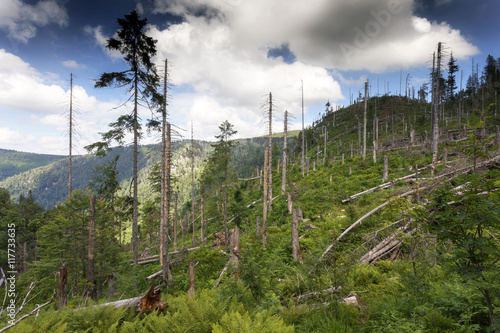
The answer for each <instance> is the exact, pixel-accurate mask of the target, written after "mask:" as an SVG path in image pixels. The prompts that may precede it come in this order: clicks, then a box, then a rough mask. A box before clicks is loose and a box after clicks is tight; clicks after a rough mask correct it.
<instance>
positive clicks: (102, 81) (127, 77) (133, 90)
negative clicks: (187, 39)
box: [86, 10, 162, 265]
mask: <svg viewBox="0 0 500 333" xmlns="http://www.w3.org/2000/svg"><path fill="white" fill-rule="evenodd" d="M118 24H119V25H120V28H119V29H118V30H117V31H116V36H117V38H114V37H112V38H110V39H108V41H107V44H106V47H107V48H108V49H109V50H112V51H118V52H120V53H121V54H122V55H123V57H124V60H125V62H126V63H127V64H128V66H129V68H128V69H126V70H124V71H121V72H111V73H103V74H101V77H100V78H99V80H97V81H96V83H95V87H96V88H106V87H117V88H125V87H126V88H127V89H128V92H129V93H130V97H129V101H132V106H133V108H132V112H130V113H128V114H125V115H122V116H120V117H119V118H118V120H117V121H116V122H114V123H111V124H110V126H111V127H112V129H111V130H110V131H108V132H106V133H101V136H102V141H100V142H96V143H94V144H91V145H89V146H87V147H86V149H87V150H89V151H95V152H96V153H97V154H100V155H104V154H105V153H106V151H107V150H109V149H110V145H111V142H112V141H116V142H118V143H119V144H124V138H125V134H126V133H127V132H128V133H132V134H133V137H134V142H133V146H134V155H133V205H132V207H133V214H132V239H131V244H132V252H133V264H134V265H137V259H138V245H139V244H138V229H137V222H138V204H139V203H138V189H137V186H138V183H137V171H138V166H137V164H138V162H137V159H138V142H139V138H140V137H141V125H140V123H139V121H140V118H139V106H140V105H141V104H140V102H144V103H146V104H147V105H148V106H150V107H152V106H154V105H158V104H161V100H162V96H161V95H160V94H158V92H157V88H158V87H159V82H160V77H159V76H158V74H157V72H156V66H155V64H154V63H153V62H152V58H153V57H154V56H155V55H156V42H157V41H156V40H154V39H153V38H151V37H148V36H146V34H145V29H146V24H147V19H141V18H140V17H139V14H138V13H137V12H136V11H135V10H133V11H132V12H130V14H128V15H125V18H124V19H118Z"/></svg>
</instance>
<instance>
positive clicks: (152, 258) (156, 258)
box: [130, 246, 200, 265]
mask: <svg viewBox="0 0 500 333" xmlns="http://www.w3.org/2000/svg"><path fill="white" fill-rule="evenodd" d="M199 248H200V247H199V246H196V247H191V248H189V249H187V250H186V251H188V252H193V251H194V250H197V249H199ZM182 253H184V250H180V251H174V252H170V253H169V254H168V255H169V256H171V257H175V256H178V255H182ZM159 260H160V255H159V254H157V255H154V256H149V257H146V258H143V259H141V261H138V262H137V265H144V264H150V263H153V262H156V261H159ZM130 265H132V264H130Z"/></svg>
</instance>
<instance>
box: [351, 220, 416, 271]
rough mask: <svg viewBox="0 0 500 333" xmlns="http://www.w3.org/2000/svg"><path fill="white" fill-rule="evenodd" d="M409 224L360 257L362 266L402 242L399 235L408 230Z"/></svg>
mask: <svg viewBox="0 0 500 333" xmlns="http://www.w3.org/2000/svg"><path fill="white" fill-rule="evenodd" d="M410 223H411V222H408V223H407V224H406V225H404V226H402V227H400V228H398V232H396V233H394V234H392V235H391V236H389V237H387V238H385V239H384V240H382V241H381V242H380V243H378V244H377V245H376V246H375V247H374V248H373V249H371V250H370V251H368V252H367V253H366V254H365V255H364V256H362V257H361V259H360V260H359V261H360V262H361V263H362V264H365V263H368V262H371V261H373V260H375V259H377V258H378V257H380V256H383V255H385V254H387V253H388V252H390V251H392V250H393V249H394V248H395V247H396V246H398V245H399V244H401V243H402V242H403V240H402V239H401V235H402V233H404V232H406V231H407V230H408V228H409V227H410ZM414 231H415V230H414V229H413V230H411V231H410V233H409V234H410V235H411V234H412V233H413V232H414Z"/></svg>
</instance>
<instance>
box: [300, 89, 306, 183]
mask: <svg viewBox="0 0 500 333" xmlns="http://www.w3.org/2000/svg"><path fill="white" fill-rule="evenodd" d="M300 82H301V92H302V103H301V104H302V161H301V163H302V178H304V170H305V164H304V163H305V161H304V152H305V142H306V139H305V133H304V81H302V80H300Z"/></svg>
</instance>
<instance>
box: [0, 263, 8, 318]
mask: <svg viewBox="0 0 500 333" xmlns="http://www.w3.org/2000/svg"><path fill="white" fill-rule="evenodd" d="M0 274H1V277H0V287H1V286H2V284H5V294H4V296H3V303H2V309H1V310H0V318H2V314H3V311H4V306H5V301H6V300H7V288H8V287H7V278H6V276H5V273H4V271H3V268H2V267H0Z"/></svg>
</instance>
